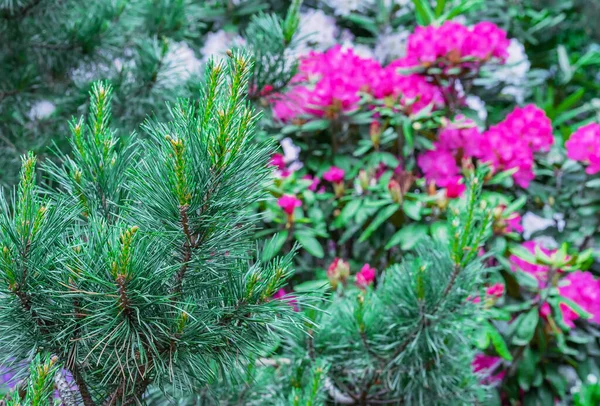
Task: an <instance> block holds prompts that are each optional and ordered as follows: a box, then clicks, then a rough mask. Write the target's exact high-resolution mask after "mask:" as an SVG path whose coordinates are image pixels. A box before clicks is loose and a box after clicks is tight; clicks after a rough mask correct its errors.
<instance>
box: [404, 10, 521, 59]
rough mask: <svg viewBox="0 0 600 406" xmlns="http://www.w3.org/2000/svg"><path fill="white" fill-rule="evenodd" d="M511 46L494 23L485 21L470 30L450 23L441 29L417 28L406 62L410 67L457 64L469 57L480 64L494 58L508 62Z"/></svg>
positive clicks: (455, 23)
mask: <svg viewBox="0 0 600 406" xmlns="http://www.w3.org/2000/svg"><path fill="white" fill-rule="evenodd" d="M509 45H510V41H509V39H508V38H507V36H506V32H505V31H504V30H502V29H500V28H499V27H498V26H496V25H495V24H493V23H490V22H482V23H479V24H476V25H474V26H473V27H471V28H468V27H465V26H464V25H462V24H460V23H457V22H454V21H446V22H444V23H443V24H442V25H441V26H433V25H429V26H419V27H417V28H416V29H415V31H414V32H413V33H412V34H411V35H410V36H409V37H408V43H407V47H406V57H405V59H406V63H407V64H409V65H410V66H418V65H424V66H430V65H432V64H434V63H439V64H443V65H446V64H452V65H454V64H457V63H459V62H460V61H461V59H463V58H466V57H471V58H475V59H476V60H478V61H479V62H485V61H487V60H488V59H490V58H495V59H497V60H498V61H500V62H504V61H505V60H506V58H507V57H508V46H509ZM470 63H471V64H473V63H474V62H470Z"/></svg>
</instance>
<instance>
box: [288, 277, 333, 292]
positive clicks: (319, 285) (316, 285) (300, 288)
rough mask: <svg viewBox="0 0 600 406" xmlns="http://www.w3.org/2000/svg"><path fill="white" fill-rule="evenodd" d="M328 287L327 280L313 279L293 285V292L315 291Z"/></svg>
mask: <svg viewBox="0 0 600 406" xmlns="http://www.w3.org/2000/svg"><path fill="white" fill-rule="evenodd" d="M328 288H329V280H327V279H325V280H322V279H321V280H314V281H306V282H302V283H299V284H298V285H295V286H294V292H315V291H323V290H326V289H328Z"/></svg>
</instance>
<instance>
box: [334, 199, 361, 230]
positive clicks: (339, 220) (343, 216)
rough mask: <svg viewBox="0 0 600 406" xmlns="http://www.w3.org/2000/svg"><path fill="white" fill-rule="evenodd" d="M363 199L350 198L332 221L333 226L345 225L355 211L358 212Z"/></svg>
mask: <svg viewBox="0 0 600 406" xmlns="http://www.w3.org/2000/svg"><path fill="white" fill-rule="evenodd" d="M362 203H363V201H362V200H361V199H354V200H350V201H349V202H348V204H346V206H344V208H343V209H342V211H341V212H340V214H339V215H338V216H337V217H336V218H335V220H334V221H333V225H334V227H335V228H341V227H343V226H345V225H346V224H347V223H348V221H350V220H351V219H352V217H354V215H355V214H356V212H358V211H359V210H360V208H361V206H362Z"/></svg>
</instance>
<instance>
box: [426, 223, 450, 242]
mask: <svg viewBox="0 0 600 406" xmlns="http://www.w3.org/2000/svg"><path fill="white" fill-rule="evenodd" d="M430 227H431V236H432V237H433V238H434V239H435V240H436V241H439V242H441V243H444V242H448V241H449V239H450V231H449V228H448V224H447V223H446V222H445V221H436V222H435V223H432V224H431V226H430Z"/></svg>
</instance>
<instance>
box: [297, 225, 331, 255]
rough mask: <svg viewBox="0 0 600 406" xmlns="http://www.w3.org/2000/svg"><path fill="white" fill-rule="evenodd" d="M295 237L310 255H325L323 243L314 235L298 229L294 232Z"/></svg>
mask: <svg viewBox="0 0 600 406" xmlns="http://www.w3.org/2000/svg"><path fill="white" fill-rule="evenodd" d="M294 237H295V238H296V240H298V242H299V243H300V245H302V247H303V248H304V249H305V250H306V251H307V252H308V253H309V254H310V255H313V256H315V257H317V258H323V257H324V256H325V253H324V252H323V247H322V246H321V243H320V242H319V240H317V239H316V238H315V237H313V236H312V235H310V234H307V233H304V232H300V231H297V232H295V233H294Z"/></svg>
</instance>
